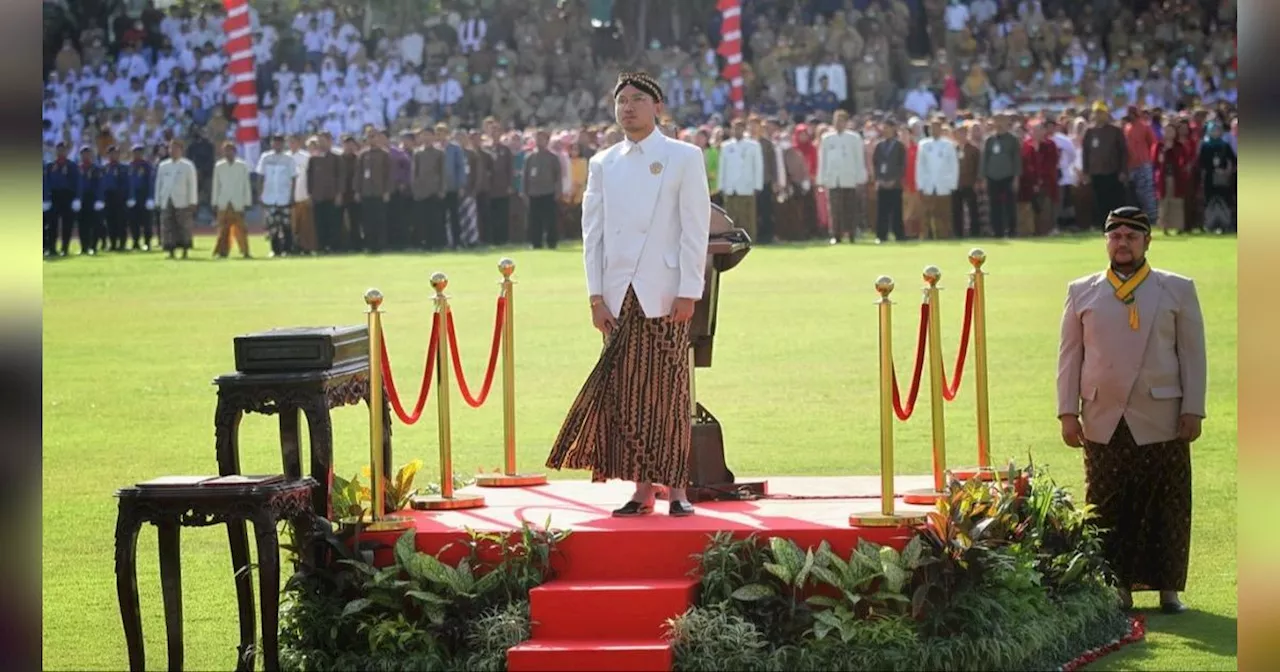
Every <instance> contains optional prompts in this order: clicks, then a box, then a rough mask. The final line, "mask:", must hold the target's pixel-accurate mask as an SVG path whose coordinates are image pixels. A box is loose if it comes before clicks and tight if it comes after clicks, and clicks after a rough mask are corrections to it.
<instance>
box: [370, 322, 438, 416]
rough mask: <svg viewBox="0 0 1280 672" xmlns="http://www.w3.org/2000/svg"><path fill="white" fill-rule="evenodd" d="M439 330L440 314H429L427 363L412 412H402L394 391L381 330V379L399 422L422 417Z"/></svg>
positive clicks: (432, 369) (384, 333)
mask: <svg viewBox="0 0 1280 672" xmlns="http://www.w3.org/2000/svg"><path fill="white" fill-rule="evenodd" d="M439 330H440V315H439V314H438V313H437V314H434V315H432V316H431V345H430V346H428V347H427V365H426V370H425V371H423V372H422V385H421V386H420V387H419V388H418V403H416V404H414V406H413V413H412V414H407V413H405V412H404V406H402V405H401V404H400V394H399V393H398V392H396V381H395V379H394V378H392V377H391V358H390V357H388V356H387V332H385V331H384V332H382V380H383V382H384V383H385V384H386V388H387V399H388V400H390V401H391V408H392V410H394V411H395V413H396V417H398V418H400V422H403V423H404V424H406V425H412V424H413V423H415V422H417V421H418V418H421V417H422V409H423V408H426V406H427V397H429V396H431V379H432V377H433V376H432V373H433V372H434V371H435V368H436V350H438V348H437V347H436V344H437V342H438V341H437V340H436V338H437V336H439Z"/></svg>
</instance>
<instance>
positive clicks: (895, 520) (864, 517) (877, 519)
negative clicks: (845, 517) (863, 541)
mask: <svg viewBox="0 0 1280 672" xmlns="http://www.w3.org/2000/svg"><path fill="white" fill-rule="evenodd" d="M923 522H924V514H921V513H891V514H889V515H887V516H886V515H885V514H884V512H882V511H868V512H866V513H853V514H850V515H849V527H911V526H912V525H919V524H920V523H923Z"/></svg>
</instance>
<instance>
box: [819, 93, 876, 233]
mask: <svg viewBox="0 0 1280 672" xmlns="http://www.w3.org/2000/svg"><path fill="white" fill-rule="evenodd" d="M833 121H834V123H835V130H833V131H829V132H827V133H826V134H825V135H823V136H822V140H821V142H820V144H819V145H818V186H820V187H823V188H825V189H826V190H827V203H828V205H829V207H830V210H831V244H832V245H835V244H836V243H838V242H840V240H841V239H842V238H843V239H845V240H848V241H849V242H851V243H852V242H853V240H854V238H855V237H856V236H857V233H858V230H859V229H861V228H862V223H863V215H862V200H861V199H860V198H858V187H861V186H862V185H864V184H866V183H867V159H866V156H865V145H864V144H863V142H862V136H861V135H860V134H859V133H858V132H857V131H855V130H853V129H852V128H849V113H848V112H846V111H844V110H836V114H835V117H834V120H833Z"/></svg>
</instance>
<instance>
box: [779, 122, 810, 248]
mask: <svg viewBox="0 0 1280 672" xmlns="http://www.w3.org/2000/svg"><path fill="white" fill-rule="evenodd" d="M782 163H783V165H784V166H785V167H786V173H787V192H786V195H787V199H786V200H785V201H784V202H783V205H782V216H781V217H780V218H779V221H778V232H777V236H778V238H779V239H781V240H808V239H810V238H812V237H813V236H814V235H815V234H816V233H817V230H816V229H817V223H818V203H817V200H816V194H815V192H814V190H813V178H814V176H815V175H817V174H818V147H817V145H815V144H814V143H813V137H812V135H810V133H809V127H808V125H806V124H796V126H795V128H794V129H792V131H791V141H790V144H789V145H788V146H787V147H786V148H784V149H783V152H782Z"/></svg>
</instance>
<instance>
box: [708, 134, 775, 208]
mask: <svg viewBox="0 0 1280 672" xmlns="http://www.w3.org/2000/svg"><path fill="white" fill-rule="evenodd" d="M719 161H720V163H719V166H718V170H717V173H716V174H717V176H718V177H719V178H720V193H722V194H724V195H725V196H754V195H755V193H756V192H757V191H761V190H763V189H764V150H762V149H760V142H759V141H758V140H756V139H754V138H748V137H743V138H742V139H741V140H734V139H732V138H730V139H729V140H725V141H724V142H723V143H721V144H720V159H719Z"/></svg>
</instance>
